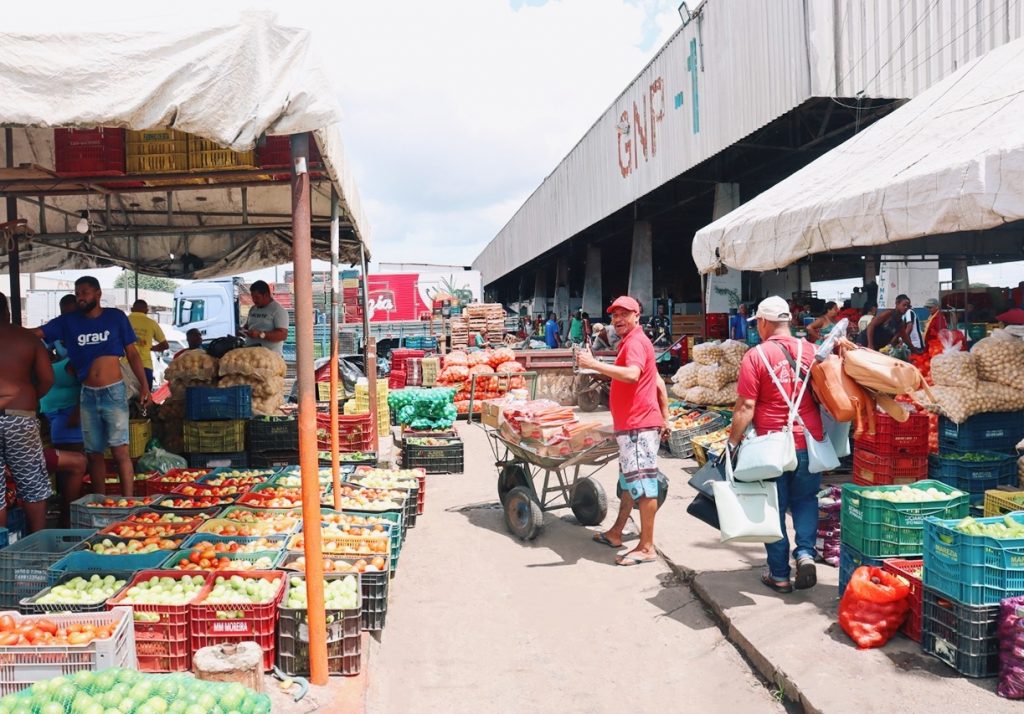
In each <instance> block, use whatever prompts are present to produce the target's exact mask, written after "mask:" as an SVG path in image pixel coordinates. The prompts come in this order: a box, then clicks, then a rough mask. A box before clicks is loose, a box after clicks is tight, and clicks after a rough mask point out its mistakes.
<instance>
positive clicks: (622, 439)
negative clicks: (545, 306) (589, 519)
mask: <svg viewBox="0 0 1024 714" xmlns="http://www.w3.org/2000/svg"><path fill="white" fill-rule="evenodd" d="M608 313H609V314H610V315H611V316H612V328H613V329H614V330H615V332H616V334H618V335H619V337H620V338H621V340H620V342H619V346H618V356H617V357H616V358H615V364H614V365H609V364H604V363H603V362H600V361H598V360H596V359H594V356H593V355H592V354H591V353H590V352H589V351H586V352H581V353H580V355H579V365H580V367H582V368H584V369H592V370H594V371H595V372H598V373H600V374H603V375H604V376H606V377H609V378H611V380H612V386H611V394H610V397H609V408H610V409H611V412H612V422H613V424H614V426H615V439H616V441H617V442H618V445H619V485H620V486H621V487H622V500H621V501H620V502H619V515H618V517H617V518H616V519H615V524H614V525H613V526H612V527H611V528H610V529H609V530H608V531H606V532H604V533H598V534H597V535H595V536H594V540H595V541H597V542H598V543H602V544H604V545H607V546H610V547H612V548H616V549H618V548H621V547H622V530H623V528H625V527H626V521H628V520H629V514H630V512H631V511H632V510H633V503H634V502H636V504H637V507H638V508H639V510H640V542H639V544H638V545H637V547H636V548H634V549H633V550H631V551H629V552H628V553H624V554H622V555H619V556H618V557H617V558H616V559H615V562H616V563H617V564H619V565H622V566H626V567H630V566H634V565H642V564H644V563H650V562H653V561H654V560H657V557H658V556H657V552H656V551H655V550H654V517H655V515H656V514H657V512H658V447H659V446H660V445H661V430H662V429H663V428H664V426H665V424H666V422H667V421H668V394H667V392H666V391H665V383H664V382H663V381H661V377H660V376H659V375H658V368H657V365H656V364H655V361H654V346H653V345H652V344H651V341H650V339H648V337H647V335H645V334H644V331H643V329H642V328H641V327H640V304H639V303H637V301H636V300H634V299H633V298H631V297H629V296H628V295H623V296H622V297H619V298H616V300H615V302H613V303H612V305H611V307H609V308H608Z"/></svg>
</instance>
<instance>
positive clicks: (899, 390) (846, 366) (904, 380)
mask: <svg viewBox="0 0 1024 714" xmlns="http://www.w3.org/2000/svg"><path fill="white" fill-rule="evenodd" d="M840 351H841V352H842V356H843V371H844V372H845V373H846V374H847V375H848V376H849V377H850V378H851V379H852V380H853V381H854V382H856V383H857V384H859V385H860V386H862V387H864V388H866V389H869V390H871V391H873V392H879V393H881V394H892V395H898V394H913V393H914V392H916V391H918V390H923V391H924V393H925V394H926V395H927V396H928V398H929V399H933V397H932V393H931V390H930V389H929V388H928V383H927V382H926V381H925V379H924V376H923V375H922V374H921V371H920V370H919V369H918V368H917V367H915V366H914V365H912V364H910V363H909V362H904V361H902V360H898V359H895V358H893V357H889V356H888V355H883V354H882V353H881V352H875V351H874V350H869V349H865V348H860V347H858V346H857V345H855V344H853V343H852V342H850V341H849V340H842V341H841V342H840Z"/></svg>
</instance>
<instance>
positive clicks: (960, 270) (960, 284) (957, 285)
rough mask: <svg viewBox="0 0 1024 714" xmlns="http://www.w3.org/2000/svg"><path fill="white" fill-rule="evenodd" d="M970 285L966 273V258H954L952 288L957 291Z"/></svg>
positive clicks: (961, 290)
mask: <svg viewBox="0 0 1024 714" xmlns="http://www.w3.org/2000/svg"><path fill="white" fill-rule="evenodd" d="M969 287H970V281H969V278H968V274H967V261H966V260H954V261H953V290H955V291H957V292H963V291H964V290H966V289H967V288H969Z"/></svg>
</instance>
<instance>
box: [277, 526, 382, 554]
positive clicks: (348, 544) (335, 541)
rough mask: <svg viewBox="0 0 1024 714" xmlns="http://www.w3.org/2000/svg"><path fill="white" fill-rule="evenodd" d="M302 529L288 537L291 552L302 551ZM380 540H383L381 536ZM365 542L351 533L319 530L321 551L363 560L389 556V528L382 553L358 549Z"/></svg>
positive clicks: (288, 547) (288, 546)
mask: <svg viewBox="0 0 1024 714" xmlns="http://www.w3.org/2000/svg"><path fill="white" fill-rule="evenodd" d="M353 528H361V527H359V526H353ZM304 537H305V535H304V531H301V530H300V531H299V532H298V533H296V534H295V535H293V536H292V537H291V538H289V539H288V544H287V546H286V548H287V549H288V551H289V552H291V553H303V552H304V550H303V547H302V545H300V544H299V543H300V539H304ZM380 540H384V538H381V539H380ZM366 542H367V540H366V539H364V538H361V537H359V536H353V535H342V534H339V535H334V534H331V533H328V532H325V531H321V543H322V544H323V546H322V552H323V553H325V554H328V555H340V556H343V557H346V558H363V559H364V560H372V559H373V558H383V559H384V561H385V562H387V561H388V558H389V557H390V556H391V530H390V526H389V530H388V531H387V550H386V551H385V552H383V553H379V552H376V553H374V552H366V551H362V550H360V548H361V546H363V545H364V544H365V543H366Z"/></svg>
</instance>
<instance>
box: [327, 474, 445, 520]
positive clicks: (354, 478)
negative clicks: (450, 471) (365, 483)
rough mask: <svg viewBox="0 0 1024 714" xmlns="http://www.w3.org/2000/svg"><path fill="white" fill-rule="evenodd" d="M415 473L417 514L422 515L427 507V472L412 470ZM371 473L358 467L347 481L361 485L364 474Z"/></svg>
mask: <svg viewBox="0 0 1024 714" xmlns="http://www.w3.org/2000/svg"><path fill="white" fill-rule="evenodd" d="M410 470H411V471H414V472H415V474H414V476H415V479H416V485H417V489H416V514H417V515H422V514H423V508H424V506H425V505H426V491H427V472H426V471H425V470H424V469H410ZM368 471H369V467H366V466H357V467H356V469H355V471H354V472H353V475H351V476H349V477H347V478H346V479H345V480H346V481H349V482H351V483H359V481H360V478H361V476H362V475H363V474H365V473H367V472H368Z"/></svg>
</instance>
